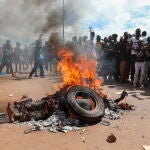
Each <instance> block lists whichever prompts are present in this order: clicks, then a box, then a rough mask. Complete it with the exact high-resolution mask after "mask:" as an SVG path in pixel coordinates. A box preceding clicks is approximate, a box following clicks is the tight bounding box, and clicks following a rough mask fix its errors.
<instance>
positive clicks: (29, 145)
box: [0, 75, 150, 150]
mask: <svg viewBox="0 0 150 150" xmlns="http://www.w3.org/2000/svg"><path fill="white" fill-rule="evenodd" d="M59 82H60V80H59V78H58V77H53V76H50V77H47V78H35V79H27V78H26V75H20V76H19V77H17V78H11V77H10V76H1V77H0V110H1V111H4V110H5V107H6V104H7V102H8V101H14V100H16V99H19V98H20V97H21V96H22V95H28V96H30V97H32V98H33V99H40V98H42V97H43V96H45V95H46V94H51V93H54V92H55V86H56V85H58V83H59ZM103 88H104V92H105V93H106V94H109V95H110V97H111V98H116V97H118V96H119V95H118V94H119V92H121V91H122V90H127V92H128V93H129V96H128V97H127V98H126V99H125V100H124V101H126V102H128V103H129V104H134V105H135V107H136V110H135V111H130V112H125V113H124V114H123V115H122V119H119V120H115V121H110V123H111V124H110V126H103V125H101V124H100V123H98V124H96V125H93V126H88V127H85V128H86V131H85V132H84V133H83V134H80V132H72V131H71V132H68V133H51V132H49V131H47V130H43V131H38V132H33V133H31V134H24V130H25V129H27V128H29V127H28V126H25V125H15V124H1V125H0V149H1V150H48V149H51V150H77V149H78V150H140V149H141V150H142V145H150V115H149V114H150V109H149V106H150V89H144V90H139V89H138V90H133V88H132V87H131V85H130V84H124V85H121V84H107V85H104V86H103ZM110 133H113V134H114V135H115V136H116V138H117V142H115V143H112V144H110V143H107V142H106V138H107V136H108V135H109V134H110ZM83 137H84V139H85V142H83Z"/></svg>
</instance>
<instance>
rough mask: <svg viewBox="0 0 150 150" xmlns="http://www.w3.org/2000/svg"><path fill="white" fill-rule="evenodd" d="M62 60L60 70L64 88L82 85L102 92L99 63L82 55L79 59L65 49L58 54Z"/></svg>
mask: <svg viewBox="0 0 150 150" xmlns="http://www.w3.org/2000/svg"><path fill="white" fill-rule="evenodd" d="M58 55H59V57H60V58H61V60H60V62H59V64H58V70H59V71H60V72H61V75H62V81H63V82H62V86H75V85H82V86H87V87H90V88H92V89H98V90H100V91H101V90H102V88H101V84H102V82H103V81H102V79H97V72H96V68H97V62H96V61H95V60H93V59H89V58H87V57H86V56H85V55H80V56H78V57H77V58H76V57H75V54H74V53H73V51H71V50H69V49H67V48H63V49H61V50H60V51H59V52H58ZM100 93H101V92H100Z"/></svg>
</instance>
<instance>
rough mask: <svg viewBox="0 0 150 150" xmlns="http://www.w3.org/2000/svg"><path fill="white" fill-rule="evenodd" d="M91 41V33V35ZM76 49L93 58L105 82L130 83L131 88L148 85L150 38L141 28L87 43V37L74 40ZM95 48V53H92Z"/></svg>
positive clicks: (97, 37) (99, 37)
mask: <svg viewBox="0 0 150 150" xmlns="http://www.w3.org/2000/svg"><path fill="white" fill-rule="evenodd" d="M91 35H92V37H94V32H91ZM72 39H73V43H75V44H74V45H75V47H78V48H77V49H80V50H81V49H82V48H81V47H82V46H83V45H84V47H85V49H84V50H83V53H85V54H86V53H87V52H88V54H89V49H90V51H91V53H90V55H93V57H95V59H96V60H97V62H98V74H99V75H100V76H102V77H103V78H104V81H117V82H121V83H127V82H131V83H132V84H133V86H134V87H137V86H139V87H140V88H143V87H144V86H148V85H150V37H149V36H147V32H146V31H141V29H140V28H137V29H136V30H135V33H134V34H133V35H131V34H130V33H128V32H124V34H123V36H121V37H118V35H117V34H112V35H111V36H108V37H104V38H103V39H102V38H101V36H100V35H97V36H96V42H95V44H94V38H91V39H90V40H87V37H86V36H84V37H79V38H78V40H77V37H73V38H72ZM93 46H94V51H93Z"/></svg>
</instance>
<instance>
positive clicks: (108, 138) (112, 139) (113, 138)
mask: <svg viewBox="0 0 150 150" xmlns="http://www.w3.org/2000/svg"><path fill="white" fill-rule="evenodd" d="M116 140H117V138H116V137H115V135H114V134H112V133H111V134H110V135H109V136H108V137H107V139H106V141H107V142H108V143H114V142H116Z"/></svg>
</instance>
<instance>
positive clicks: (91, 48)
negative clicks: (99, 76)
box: [85, 32, 97, 60]
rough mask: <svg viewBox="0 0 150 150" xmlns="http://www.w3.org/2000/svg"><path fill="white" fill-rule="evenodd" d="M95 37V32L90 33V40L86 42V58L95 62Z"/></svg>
mask: <svg viewBox="0 0 150 150" xmlns="http://www.w3.org/2000/svg"><path fill="white" fill-rule="evenodd" d="M94 37H95V32H91V33H90V40H87V41H86V52H85V53H86V55H87V57H88V58H91V59H95V60H97V55H96V51H95V44H94V42H93V40H94Z"/></svg>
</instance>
